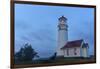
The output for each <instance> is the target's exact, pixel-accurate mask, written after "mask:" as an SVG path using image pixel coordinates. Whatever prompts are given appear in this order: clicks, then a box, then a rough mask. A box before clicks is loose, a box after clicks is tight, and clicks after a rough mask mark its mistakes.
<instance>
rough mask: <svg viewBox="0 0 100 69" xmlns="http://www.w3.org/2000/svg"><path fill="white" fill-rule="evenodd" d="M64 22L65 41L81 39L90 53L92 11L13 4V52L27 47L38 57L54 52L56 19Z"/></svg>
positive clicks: (91, 52) (92, 30)
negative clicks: (87, 46) (62, 17)
mask: <svg viewBox="0 0 100 69" xmlns="http://www.w3.org/2000/svg"><path fill="white" fill-rule="evenodd" d="M62 15H64V16H65V17H66V18H67V19H68V20H67V24H68V41H73V40H79V39H83V40H84V42H87V43H88V44H89V55H91V54H93V53H94V8H82V7H64V6H46V5H29V4H15V52H17V51H19V50H20V48H21V47H23V45H24V44H25V43H29V44H31V45H32V47H33V48H34V49H35V51H37V52H38V55H39V56H40V57H49V56H51V55H53V54H54V52H56V48H57V34H58V27H57V25H58V18H59V17H61V16H62Z"/></svg>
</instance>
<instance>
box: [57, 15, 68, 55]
mask: <svg viewBox="0 0 100 69" xmlns="http://www.w3.org/2000/svg"><path fill="white" fill-rule="evenodd" d="M67 41H68V25H67V18H66V17H64V16H61V17H60V18H58V39H57V56H63V55H64V54H63V51H62V50H61V48H62V47H63V46H64V45H65V44H66V43H67Z"/></svg>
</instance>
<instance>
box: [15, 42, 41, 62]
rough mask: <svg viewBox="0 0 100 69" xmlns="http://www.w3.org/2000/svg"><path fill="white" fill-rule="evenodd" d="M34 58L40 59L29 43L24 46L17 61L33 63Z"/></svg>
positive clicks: (18, 53) (16, 55)
mask: <svg viewBox="0 0 100 69" xmlns="http://www.w3.org/2000/svg"><path fill="white" fill-rule="evenodd" d="M34 57H39V56H38V55H37V52H36V51H35V50H34V49H33V48H32V46H31V45H29V44H28V43H27V44H25V45H24V47H22V48H21V49H20V50H19V51H18V52H17V53H15V60H16V61H17V62H18V61H19V62H32V61H33V59H34Z"/></svg>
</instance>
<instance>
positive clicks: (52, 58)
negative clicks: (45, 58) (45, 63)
mask: <svg viewBox="0 0 100 69" xmlns="http://www.w3.org/2000/svg"><path fill="white" fill-rule="evenodd" d="M56 55H57V53H56V52H55V53H54V54H53V55H52V56H51V57H50V59H51V60H54V59H55V58H56Z"/></svg>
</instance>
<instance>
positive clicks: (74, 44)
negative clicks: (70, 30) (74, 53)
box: [61, 39, 83, 49]
mask: <svg viewBox="0 0 100 69" xmlns="http://www.w3.org/2000/svg"><path fill="white" fill-rule="evenodd" d="M82 41H83V40H82V39H81V40H75V41H69V42H67V43H66V44H65V45H64V47H62V48H61V49H64V48H72V47H80V46H81V44H82Z"/></svg>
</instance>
